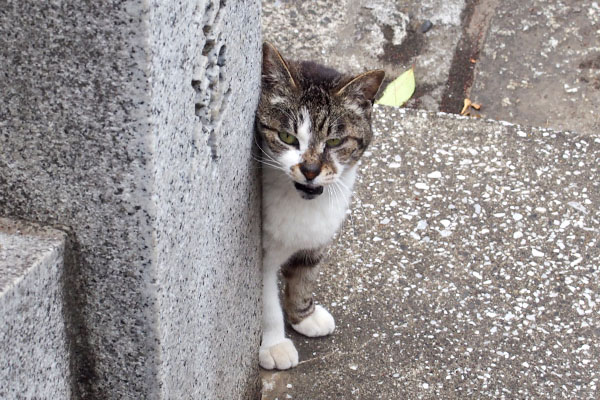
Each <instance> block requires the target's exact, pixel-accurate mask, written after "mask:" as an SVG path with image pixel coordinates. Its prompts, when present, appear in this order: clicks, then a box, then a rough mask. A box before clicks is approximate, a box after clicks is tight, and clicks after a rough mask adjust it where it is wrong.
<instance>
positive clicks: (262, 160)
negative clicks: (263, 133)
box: [252, 156, 285, 172]
mask: <svg viewBox="0 0 600 400" xmlns="http://www.w3.org/2000/svg"><path fill="white" fill-rule="evenodd" d="M252 158H254V160H255V161H257V162H258V163H259V164H264V165H266V166H268V167H271V168H274V169H278V170H280V171H283V172H285V168H283V167H282V166H281V165H275V164H273V163H271V162H268V161H266V160H264V159H259V158H256V157H254V156H253V157H252Z"/></svg>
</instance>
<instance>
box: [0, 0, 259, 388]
mask: <svg viewBox="0 0 600 400" xmlns="http://www.w3.org/2000/svg"><path fill="white" fill-rule="evenodd" d="M259 13H260V5H259V4H258V3H257V2H255V1H247V2H243V3H241V2H235V1H227V2H225V1H217V0H210V1H209V0H203V1H192V0H181V1H174V2H163V3H149V2H146V1H135V0H129V1H125V2H120V3H113V2H109V3H97V2H95V3H86V4H79V3H77V4H75V3H72V2H51V3H47V2H32V1H25V2H19V3H14V2H13V3H11V4H10V5H7V6H6V7H2V9H1V10H0V67H1V69H2V71H3V73H2V77H1V78H0V93H2V99H3V104H4V106H3V107H2V108H0V149H1V151H0V215H2V216H11V217H20V218H26V219H29V220H34V221H38V222H41V223H43V224H47V225H61V226H65V229H66V230H67V231H68V232H69V240H70V241H71V242H72V246H73V252H74V258H73V260H72V263H70V264H69V268H70V273H69V276H68V281H67V282H66V284H67V290H66V292H67V295H68V296H69V298H70V300H69V302H70V304H71V309H72V310H74V312H76V313H77V316H76V317H74V319H73V321H74V322H73V325H72V326H70V329H69V334H70V335H72V337H73V338H75V339H76V340H74V341H73V343H74V344H73V345H74V349H73V351H72V355H73V356H74V357H75V359H74V361H73V365H74V367H73V368H74V369H73V379H74V380H75V382H76V384H75V385H74V386H73V390H74V393H73V396H74V397H76V398H146V399H155V398H178V397H184V396H192V397H196V398H210V397H211V396H216V394H215V393H219V396H223V398H228V399H229V398H231V399H234V398H240V399H241V398H243V399H246V398H252V397H253V396H255V395H256V393H257V392H258V388H259V382H258V370H257V362H256V360H255V358H256V349H257V348H258V341H259V321H260V312H259V310H260V306H259V303H260V298H259V292H260V284H259V282H260V274H259V261H260V216H259V214H260V212H259V209H260V206H259V200H260V199H259V191H258V178H257V175H256V174H257V170H256V167H255V166H254V164H253V163H252V162H251V155H250V149H251V148H252V144H253V120H254V110H255V107H256V103H257V101H258V95H259V89H258V87H259V79H260V51H259V50H260V43H261V40H260V24H259ZM241 30H243V32H244V34H243V35H241V37H240V34H239V33H238V32H239V31H241ZM240 332H243V334H240Z"/></svg>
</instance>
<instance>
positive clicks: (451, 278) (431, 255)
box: [262, 107, 600, 400]
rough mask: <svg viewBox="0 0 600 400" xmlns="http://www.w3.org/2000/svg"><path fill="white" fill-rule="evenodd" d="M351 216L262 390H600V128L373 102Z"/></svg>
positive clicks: (295, 393)
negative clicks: (314, 323) (287, 355)
mask: <svg viewBox="0 0 600 400" xmlns="http://www.w3.org/2000/svg"><path fill="white" fill-rule="evenodd" d="M374 115H375V122H374V130H375V139H374V143H373V145H372V147H371V148H370V150H369V151H368V153H366V154H365V159H364V160H363V162H362V169H361V171H362V172H361V174H360V178H359V180H358V183H357V190H356V195H355V197H354V200H353V205H352V212H351V214H350V216H349V218H348V220H347V221H346V223H345V226H344V228H343V230H342V232H341V234H340V235H339V238H338V239H337V241H336V242H335V244H334V245H333V246H332V248H331V250H330V252H329V256H328V261H327V262H326V265H325V266H324V268H323V270H322V273H321V277H320V282H319V287H318V288H317V289H316V290H315V293H316V294H317V298H318V299H319V300H320V303H321V304H324V305H325V306H326V307H328V309H329V310H330V311H331V312H332V314H333V315H334V317H335V318H336V325H337V328H336V331H335V332H334V334H333V335H332V336H330V337H326V338H320V339H308V338H303V337H301V336H300V335H297V334H294V333H292V332H290V336H292V338H293V340H294V341H295V343H296V344H297V347H298V349H299V353H300V360H301V361H300V365H299V366H298V367H297V368H296V369H294V370H291V371H282V372H275V373H272V372H267V371H263V372H262V376H263V399H265V400H267V399H276V398H277V399H287V398H293V399H294V398H295V399H314V400H317V399H340V398H343V399H355V398H356V399H358V398H360V399H398V398H421V399H437V398H448V399H464V398H472V397H477V398H490V399H499V398H506V399H511V398H547V399H553V398H580V399H592V398H597V397H598V386H599V385H600V372H599V371H600V365H599V360H600V338H599V335H600V332H599V331H598V326H600V317H599V315H600V313H599V306H600V296H599V294H598V291H597V287H598V283H599V281H600V269H599V268H598V266H599V265H600V235H599V232H600V211H599V207H598V204H600V183H599V182H598V180H597V179H596V177H597V176H598V172H599V171H598V168H599V167H598V166H599V165H600V137H598V136H597V135H580V134H576V133H569V132H564V133H560V132H555V131H552V130H544V129H539V128H524V127H522V126H518V125H511V124H508V123H501V122H494V121H487V120H476V119H467V118H464V117H456V116H452V115H448V114H434V113H428V112H424V111H414V110H404V109H393V108H384V107H376V111H375V114H374Z"/></svg>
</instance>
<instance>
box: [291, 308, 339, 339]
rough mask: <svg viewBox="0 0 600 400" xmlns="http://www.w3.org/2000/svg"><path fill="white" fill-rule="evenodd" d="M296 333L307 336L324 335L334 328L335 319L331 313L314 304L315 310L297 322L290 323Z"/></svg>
mask: <svg viewBox="0 0 600 400" xmlns="http://www.w3.org/2000/svg"><path fill="white" fill-rule="evenodd" d="M292 328H294V330H295V331H296V332H298V333H301V334H303V335H304V336H308V337H318V336H326V335H329V334H330V333H332V332H333V330H334V329H335V321H334V319H333V317H332V316H331V314H329V312H328V311H327V310H326V309H324V308H323V307H321V306H315V311H314V312H313V313H312V314H310V315H309V316H308V317H306V318H304V319H303V320H302V321H300V323H298V324H292Z"/></svg>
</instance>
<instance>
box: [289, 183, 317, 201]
mask: <svg viewBox="0 0 600 400" xmlns="http://www.w3.org/2000/svg"><path fill="white" fill-rule="evenodd" d="M294 187H295V188H296V190H297V191H298V192H300V196H302V198H303V199H306V200H310V199H314V198H315V197H317V196H319V195H320V194H322V193H323V186H309V185H302V184H300V183H298V182H294Z"/></svg>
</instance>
